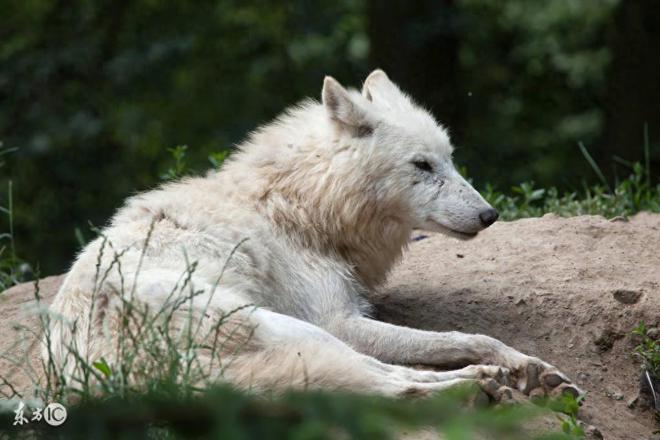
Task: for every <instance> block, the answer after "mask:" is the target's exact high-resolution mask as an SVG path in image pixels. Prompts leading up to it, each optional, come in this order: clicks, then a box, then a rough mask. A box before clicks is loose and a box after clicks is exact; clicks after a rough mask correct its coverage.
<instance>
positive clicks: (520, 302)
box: [516, 298, 527, 306]
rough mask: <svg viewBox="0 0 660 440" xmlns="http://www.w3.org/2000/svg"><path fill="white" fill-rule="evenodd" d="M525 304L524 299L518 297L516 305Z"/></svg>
mask: <svg viewBox="0 0 660 440" xmlns="http://www.w3.org/2000/svg"><path fill="white" fill-rule="evenodd" d="M525 304H527V303H526V302H525V300H524V299H522V298H520V299H519V300H518V301H516V305H517V306H524V305H525Z"/></svg>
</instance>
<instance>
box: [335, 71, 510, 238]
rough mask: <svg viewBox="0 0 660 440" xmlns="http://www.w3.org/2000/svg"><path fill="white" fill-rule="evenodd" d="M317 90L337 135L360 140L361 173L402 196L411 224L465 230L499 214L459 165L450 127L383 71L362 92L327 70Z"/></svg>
mask: <svg viewBox="0 0 660 440" xmlns="http://www.w3.org/2000/svg"><path fill="white" fill-rule="evenodd" d="M322 97H323V105H324V107H325V110H326V112H327V115H328V117H329V118H330V119H331V121H332V122H333V125H334V127H335V129H336V133H337V136H338V138H339V142H340V143H341V139H342V138H344V139H346V138H350V139H352V141H350V142H351V143H352V144H355V143H356V142H357V143H360V144H362V148H363V149H364V151H367V152H368V153H367V154H363V155H361V157H362V158H364V164H363V165H364V166H365V173H366V172H371V173H372V174H374V175H377V176H379V177H378V182H377V184H378V193H379V197H381V198H383V199H388V198H396V199H398V200H400V201H403V203H405V204H406V205H407V206H406V207H405V208H406V211H407V216H408V217H409V218H408V219H407V220H408V222H409V223H411V224H412V225H413V227H416V228H419V229H423V230H428V231H436V232H442V233H445V234H448V235H453V236H459V237H465V236H466V235H467V236H469V235H474V234H476V233H477V232H479V231H481V230H482V229H484V228H486V227H488V226H490V225H491V224H493V223H494V222H495V221H496V220H497V217H498V213H497V211H496V210H495V209H493V207H492V206H490V205H489V204H488V202H486V201H485V200H484V199H483V197H481V195H480V194H479V193H478V192H477V191H476V190H475V189H474V188H472V186H471V185H470V184H469V183H468V182H467V181H466V180H465V179H464V178H463V177H462V176H461V175H460V174H459V173H458V171H456V168H455V167H454V164H453V162H452V150H453V148H452V145H451V142H450V140H449V136H448V134H447V131H446V130H445V129H444V128H443V127H442V126H441V125H439V124H438V123H437V122H436V121H435V120H434V118H433V117H432V116H431V115H430V114H429V113H428V112H427V111H425V110H424V109H422V108H421V107H419V106H418V105H416V104H415V103H414V102H413V101H412V100H411V99H410V97H408V96H407V95H406V94H405V93H403V92H402V91H401V90H400V89H399V88H398V87H397V86H396V84H394V83H393V82H392V81H391V80H390V79H389V78H388V77H387V75H386V74H385V72H383V71H382V70H375V71H374V72H372V73H371V74H370V75H369V76H368V77H367V79H366V81H365V82H364V86H363V88H362V93H359V92H357V91H355V90H346V89H344V88H343V87H342V86H341V85H340V84H339V83H338V82H337V81H336V80H335V79H334V78H332V77H326V78H325V81H324V84H323V92H322ZM369 164H378V168H379V169H378V170H377V171H375V170H369ZM368 170H369V171H368Z"/></svg>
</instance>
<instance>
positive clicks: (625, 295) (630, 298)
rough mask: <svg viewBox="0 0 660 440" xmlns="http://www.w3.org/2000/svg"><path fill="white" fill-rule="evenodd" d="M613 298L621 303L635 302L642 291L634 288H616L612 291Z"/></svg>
mask: <svg viewBox="0 0 660 440" xmlns="http://www.w3.org/2000/svg"><path fill="white" fill-rule="evenodd" d="M612 296H614V299H615V300H617V301H619V302H620V303H621V304H635V303H637V302H639V299H640V298H641V297H642V292H640V291H636V290H626V289H617V290H615V291H614V292H612Z"/></svg>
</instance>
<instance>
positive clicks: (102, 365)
mask: <svg viewBox="0 0 660 440" xmlns="http://www.w3.org/2000/svg"><path fill="white" fill-rule="evenodd" d="M93 365H94V368H96V369H97V370H99V371H100V372H101V373H103V375H104V376H105V377H107V378H110V376H112V370H110V366H109V365H108V363H107V362H106V361H105V359H104V358H101V360H100V361H96V362H94V364H93Z"/></svg>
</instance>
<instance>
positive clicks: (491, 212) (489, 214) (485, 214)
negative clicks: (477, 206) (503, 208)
mask: <svg viewBox="0 0 660 440" xmlns="http://www.w3.org/2000/svg"><path fill="white" fill-rule="evenodd" d="M499 216H500V214H499V213H498V212H497V211H496V210H495V209H493V208H488V209H485V210H483V211H481V212H480V213H479V220H481V224H482V225H483V227H484V228H487V227H488V226H490V225H492V224H493V223H495V220H497V218H498V217H499Z"/></svg>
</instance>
